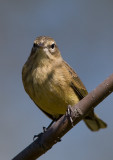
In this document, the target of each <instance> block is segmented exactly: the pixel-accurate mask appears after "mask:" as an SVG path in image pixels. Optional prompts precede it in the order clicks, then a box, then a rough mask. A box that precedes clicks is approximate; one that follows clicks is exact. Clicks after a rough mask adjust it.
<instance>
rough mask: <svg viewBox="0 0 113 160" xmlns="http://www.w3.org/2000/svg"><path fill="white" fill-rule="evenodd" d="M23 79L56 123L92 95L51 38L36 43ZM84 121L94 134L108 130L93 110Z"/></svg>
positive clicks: (43, 37) (29, 92) (26, 87)
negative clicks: (104, 129)
mask: <svg viewBox="0 0 113 160" xmlns="http://www.w3.org/2000/svg"><path fill="white" fill-rule="evenodd" d="M22 80H23V85H24V88H25V91H26V92H27V93H28V95H29V96H30V98H31V99H32V100H33V101H34V103H35V104H36V105H37V106H38V107H39V108H40V109H41V110H42V111H43V112H44V113H45V114H46V115H47V116H48V117H49V118H51V119H52V120H57V119H58V118H60V117H61V116H62V115H64V114H65V113H66V111H67V108H68V106H69V105H71V106H74V105H75V104H77V103H78V102H79V101H80V100H81V99H82V98H84V97H85V96H86V95H87V94H88V92H87V90H86V88H85V86H84V85H83V83H82V82H81V80H80V78H79V77H78V75H77V74H76V72H74V70H73V69H72V68H71V67H70V66H69V65H68V64H67V63H66V62H65V61H64V60H63V58H62V56H61V54H60V51H59V49H58V47H57V45H56V42H55V41H54V40H53V39H52V38H51V37H47V36H40V37H38V38H36V40H35V41H34V44H33V47H32V50H31V54H30V56H29V57H28V60H27V61H26V63H25V64H24V66H23V69H22ZM83 120H84V122H85V123H86V125H87V126H88V128H89V129H91V130H92V131H98V130H99V129H100V128H106V127H107V125H106V123H105V122H104V121H102V120H101V119H100V118H99V117H98V116H97V115H96V114H95V113H94V111H93V110H92V111H91V112H90V113H89V114H88V115H86V117H85V118H84V119H83Z"/></svg>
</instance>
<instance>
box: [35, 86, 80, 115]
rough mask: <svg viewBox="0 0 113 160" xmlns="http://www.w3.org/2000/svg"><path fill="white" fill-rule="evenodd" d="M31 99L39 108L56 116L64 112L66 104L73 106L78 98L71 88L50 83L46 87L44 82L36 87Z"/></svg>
mask: <svg viewBox="0 0 113 160" xmlns="http://www.w3.org/2000/svg"><path fill="white" fill-rule="evenodd" d="M54 86H55V87H54ZM33 100H34V102H35V103H36V104H37V106H39V108H40V109H42V110H43V111H45V112H47V113H49V114H51V115H52V116H53V117H58V115H60V114H65V113H66V110H67V107H68V105H71V106H73V105H75V104H76V103H78V101H79V98H78V97H77V96H76V95H75V93H74V92H73V90H72V89H71V88H69V89H68V90H64V89H63V88H61V87H56V85H52V84H51V86H50V85H49V87H48V85H47V84H46V85H45V86H44V85H43V86H42V87H41V88H40V87H39V88H37V91H35V98H34V99H33Z"/></svg>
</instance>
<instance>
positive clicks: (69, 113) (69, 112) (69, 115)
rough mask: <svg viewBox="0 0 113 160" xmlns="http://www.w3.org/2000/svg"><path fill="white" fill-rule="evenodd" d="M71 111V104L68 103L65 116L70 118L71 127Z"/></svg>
mask: <svg viewBox="0 0 113 160" xmlns="http://www.w3.org/2000/svg"><path fill="white" fill-rule="evenodd" d="M71 112H72V108H71V105H68V108H67V111H66V116H68V117H69V120H70V122H71V125H72V127H73V126H74V125H73V120H72V117H71Z"/></svg>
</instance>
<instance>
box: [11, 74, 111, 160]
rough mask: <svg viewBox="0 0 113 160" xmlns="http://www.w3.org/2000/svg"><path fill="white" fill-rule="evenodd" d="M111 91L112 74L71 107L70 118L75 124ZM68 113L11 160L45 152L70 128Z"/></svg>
mask: <svg viewBox="0 0 113 160" xmlns="http://www.w3.org/2000/svg"><path fill="white" fill-rule="evenodd" d="M112 92H113V74H112V75H111V76H109V77H108V78H107V79H106V80H104V81H103V82H102V83H101V84H100V85H99V86H98V87H96V88H95V89H94V90H93V91H92V92H90V93H89V94H88V95H87V96H86V97H85V98H83V99H82V100H81V101H80V102H79V103H78V104H76V105H75V106H74V107H71V110H72V112H71V118H72V120H73V124H74V125H76V124H77V123H78V122H79V121H80V120H82V119H83V117H84V116H85V115H86V114H87V113H88V112H89V111H90V110H91V109H92V108H95V107H96V106H97V105H98V104H99V103H100V102H101V101H102V100H104V99H105V98H106V97H107V96H108V95H109V94H111V93H112ZM72 127H73V126H72V124H71V122H70V120H69V116H68V115H63V116H62V117H61V118H60V119H59V120H58V121H57V122H55V123H54V124H53V125H52V126H51V127H50V128H49V129H48V130H47V131H46V132H44V133H40V134H39V138H38V139H36V140H35V141H34V142H33V143H31V144H30V145H29V146H28V147H26V148H25V149H24V150H23V151H22V152H20V153H19V154H18V155H17V156H16V157H14V158H13V159H12V160H35V159H36V158H38V157H40V156H41V155H42V154H44V153H45V152H47V151H48V150H49V149H50V148H52V146H53V145H54V144H56V143H57V142H59V141H60V138H61V137H63V136H64V135H65V134H66V133H67V132H68V131H69V130H70V129H71V128H72Z"/></svg>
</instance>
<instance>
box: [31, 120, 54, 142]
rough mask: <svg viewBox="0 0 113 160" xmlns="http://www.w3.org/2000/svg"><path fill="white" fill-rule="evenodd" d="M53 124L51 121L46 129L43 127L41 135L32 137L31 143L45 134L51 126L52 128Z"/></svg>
mask: <svg viewBox="0 0 113 160" xmlns="http://www.w3.org/2000/svg"><path fill="white" fill-rule="evenodd" d="M54 122H55V120H53V121H52V122H51V123H50V124H49V126H48V127H47V128H46V127H43V132H41V133H39V134H37V135H34V137H33V141H34V140H35V139H36V138H39V137H40V136H41V135H42V134H43V133H45V132H46V131H47V130H48V129H49V128H50V127H51V126H52V124H53V123H54Z"/></svg>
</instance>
